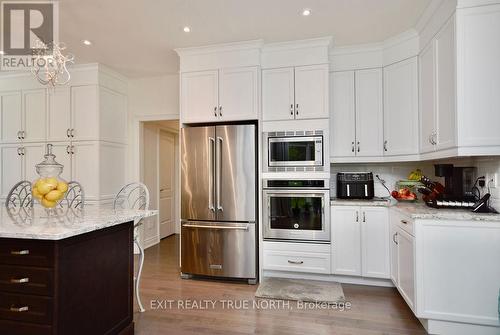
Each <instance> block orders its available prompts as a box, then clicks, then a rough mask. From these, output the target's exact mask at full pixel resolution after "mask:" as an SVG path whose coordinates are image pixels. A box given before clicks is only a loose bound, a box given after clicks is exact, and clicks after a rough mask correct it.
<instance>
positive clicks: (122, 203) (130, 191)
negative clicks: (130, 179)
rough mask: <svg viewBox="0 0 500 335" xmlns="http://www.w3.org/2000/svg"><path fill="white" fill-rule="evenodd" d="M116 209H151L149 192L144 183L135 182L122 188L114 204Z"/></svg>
mask: <svg viewBox="0 0 500 335" xmlns="http://www.w3.org/2000/svg"><path fill="white" fill-rule="evenodd" d="M113 208H114V209H143V210H147V209H149V190H148V188H147V186H146V185H144V184H143V183H139V182H135V183H130V184H127V185H125V186H123V187H122V189H121V190H120V192H118V194H117V195H116V197H115V201H114V202H113Z"/></svg>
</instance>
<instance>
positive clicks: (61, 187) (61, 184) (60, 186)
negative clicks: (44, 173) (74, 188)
mask: <svg viewBox="0 0 500 335" xmlns="http://www.w3.org/2000/svg"><path fill="white" fill-rule="evenodd" d="M57 190H58V191H60V192H62V193H66V191H67V190H68V184H66V183H65V182H63V181H60V182H59V184H57Z"/></svg>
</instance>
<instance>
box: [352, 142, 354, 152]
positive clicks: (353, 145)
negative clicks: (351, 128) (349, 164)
mask: <svg viewBox="0 0 500 335" xmlns="http://www.w3.org/2000/svg"><path fill="white" fill-rule="evenodd" d="M351 151H352V152H354V141H352V143H351Z"/></svg>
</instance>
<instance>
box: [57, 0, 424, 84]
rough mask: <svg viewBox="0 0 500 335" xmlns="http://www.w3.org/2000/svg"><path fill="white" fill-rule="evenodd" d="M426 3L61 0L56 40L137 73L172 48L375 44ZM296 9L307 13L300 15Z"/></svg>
mask: <svg viewBox="0 0 500 335" xmlns="http://www.w3.org/2000/svg"><path fill="white" fill-rule="evenodd" d="M430 1H431V0H61V1H60V39H61V41H64V42H66V44H67V45H68V49H69V50H70V52H72V53H74V54H75V56H76V58H77V62H78V63H86V62H100V63H103V64H106V65H108V66H110V67H112V68H114V69H116V70H117V71H119V72H121V73H123V74H125V75H127V76H129V77H145V76H152V75H160V74H166V73H176V72H177V71H178V67H179V64H178V58H177V55H176V53H175V52H174V51H173V49H174V48H180V47H188V46H201V45H208V44H216V43H226V42H233V41H243V40H251V39H261V38H262V39H264V41H265V42H276V41H288V40H295V39H305V38H312V37H320V36H330V35H331V36H333V39H334V43H335V45H349V44H358V43H372V42H380V41H382V40H384V39H386V38H388V37H391V36H394V35H397V34H398V33H401V32H403V31H405V30H407V29H409V28H411V27H413V26H414V25H415V23H416V22H417V20H418V18H419V17H420V16H421V15H422V13H423V11H424V10H425V8H426V7H427V5H428V4H429V3H430ZM303 8H311V10H312V14H311V15H310V16H308V17H303V16H301V15H300V12H301V11H302V9H303ZM186 25H189V26H190V27H191V32H190V33H188V34H187V33H184V32H183V30H182V28H183V27H184V26H186ZM83 39H88V40H91V41H92V42H93V45H92V46H90V47H87V46H84V45H82V43H81V40H83Z"/></svg>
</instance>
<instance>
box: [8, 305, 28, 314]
mask: <svg viewBox="0 0 500 335" xmlns="http://www.w3.org/2000/svg"><path fill="white" fill-rule="evenodd" d="M28 310H29V307H28V306H23V307H14V306H11V307H10V311H11V312H16V313H20V312H27V311H28Z"/></svg>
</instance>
